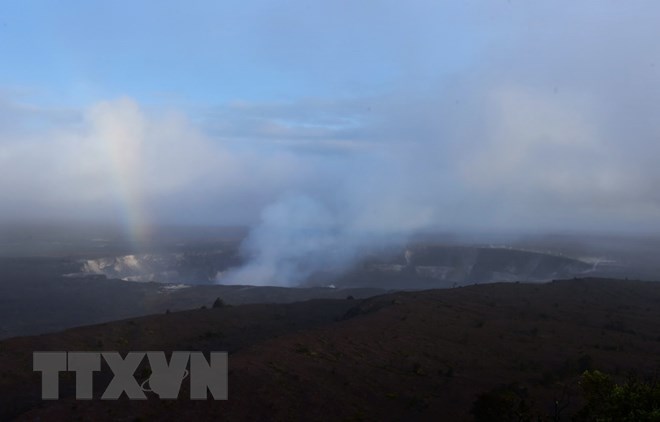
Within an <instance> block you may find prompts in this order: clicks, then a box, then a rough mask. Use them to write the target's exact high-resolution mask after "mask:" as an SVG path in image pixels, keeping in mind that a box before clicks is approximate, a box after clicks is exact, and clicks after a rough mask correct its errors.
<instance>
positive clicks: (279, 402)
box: [0, 279, 660, 421]
mask: <svg viewBox="0 0 660 422" xmlns="http://www.w3.org/2000/svg"><path fill="white" fill-rule="evenodd" d="M659 321H660V284H655V283H648V282H646V283H645V282H633V281H616V280H597V279H586V280H570V281H558V282H552V283H548V284H542V285H538V284H522V283H521V284H517V283H508V284H490V285H479V286H472V287H463V288H457V289H449V290H431V291H423V292H402V293H395V294H388V295H383V296H378V297H374V298H370V299H365V300H360V301H358V300H323V301H309V302H302V303H295V304H289V305H246V306H238V307H233V308H220V309H207V310H197V311H188V312H181V313H172V314H168V315H157V316H149V317H144V318H138V319H134V320H130V321H118V322H115V323H110V324H103V325H98V326H90V327H83V328H79V329H73V330H69V331H65V332H62V333H59V334H52V335H44V336H39V337H29V338H17V339H10V340H6V341H4V342H0V357H2V360H1V368H2V371H1V372H2V374H3V377H2V379H0V388H1V390H0V392H1V393H2V395H1V397H2V400H3V403H2V406H1V407H0V408H2V409H5V413H4V414H3V415H2V416H4V417H10V416H17V415H19V414H20V415H21V418H22V419H24V420H33V419H34V418H36V417H39V418H42V419H41V420H65V419H68V420H71V418H73V417H80V418H82V419H84V420H88V419H94V420H130V421H132V420H136V418H141V419H142V420H151V419H163V420H183V419H193V418H197V419H199V420H208V419H221V420H222V419H225V420H265V419H268V420H410V419H416V420H439V419H440V420H470V408H471V406H472V405H473V403H474V401H475V399H476V398H477V397H478V395H479V394H481V393H484V392H488V391H491V390H493V389H494V388H497V387H498V386H502V385H509V386H511V385H512V384H515V386H511V387H510V388H512V389H515V391H516V392H517V394H519V396H520V397H523V398H524V399H525V400H526V402H527V403H528V404H529V405H530V406H531V407H532V408H533V409H534V410H535V412H537V413H538V414H541V415H545V416H547V417H548V418H551V417H553V416H554V414H555V413H556V412H557V411H558V410H559V409H561V408H563V409H562V410H561V415H560V416H562V417H563V418H566V417H567V416H568V415H569V414H571V412H574V411H575V410H576V409H577V408H578V407H579V406H580V394H579V389H578V385H577V381H578V379H579V375H580V374H581V372H582V371H583V370H585V369H588V368H599V369H602V370H605V371H608V372H611V373H613V374H620V375H621V376H624V375H625V374H626V373H628V371H635V372H637V373H651V372H653V371H654V370H655V369H657V367H658V363H659V361H658V356H660V322H659ZM34 350H202V351H213V350H228V351H230V352H231V355H230V361H229V367H230V375H229V389H230V390H229V400H228V401H226V402H214V401H201V402H200V401H190V400H187V399H185V397H187V394H186V391H185V386H186V383H184V389H183V391H182V393H181V395H180V397H181V399H179V400H178V401H161V400H158V399H156V398H150V399H149V400H147V401H141V402H137V401H128V400H119V401H114V402H107V401H105V402H104V401H101V400H92V401H86V402H82V401H78V402H76V401H73V400H72V399H71V395H72V394H73V390H72V385H73V384H72V383H73V379H71V378H68V379H64V380H63V381H62V385H63V387H62V395H63V396H66V395H68V398H66V397H65V398H63V399H61V400H59V401H55V402H41V401H40V400H39V399H38V393H39V388H40V379H39V376H38V374H35V373H32V372H31V370H30V369H31V368H30V359H31V352H32V351H34ZM139 372H140V371H138V373H137V374H136V377H137V378H140V373H139ZM104 376H105V379H106V380H107V378H108V375H107V374H99V377H98V379H99V380H101V381H102V380H103V379H104V378H103V377H104ZM101 381H99V382H97V383H96V384H97V387H98V388H99V391H98V392H97V394H96V396H100V394H101V393H102V391H103V388H104V387H105V385H106V384H107V382H101ZM556 403H558V405H556ZM565 404H566V406H564V405H565ZM564 407H565V408H564ZM7 409H9V410H7ZM30 409H31V410H30Z"/></svg>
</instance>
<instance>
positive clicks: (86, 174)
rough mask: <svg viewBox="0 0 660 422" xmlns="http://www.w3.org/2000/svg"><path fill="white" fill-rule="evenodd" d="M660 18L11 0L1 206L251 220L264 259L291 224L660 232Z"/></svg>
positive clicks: (80, 216)
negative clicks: (267, 244)
mask: <svg viewBox="0 0 660 422" xmlns="http://www.w3.org/2000/svg"><path fill="white" fill-rule="evenodd" d="M659 18H660V3H658V2H656V1H642V0H635V1H630V2H620V1H614V0H598V1H596V0H584V1H579V2H575V1H552V2H550V1H535V2H530V1H520V0H508V1H507V0H489V1H485V0H484V1H478V0H472V1H461V2H448V1H426V0H411V1H406V2H402V1H388V0H378V1H377V0H361V1H359V2H357V1H347V0H333V1H314V0H304V1H303V0H287V1H283V0H280V1H274V0H256V1H245V0H243V1H240V2H239V1H231V0H227V1H222V2H218V1H206V0H194V1H188V2H180V1H168V0H159V1H150V0H143V1H112V2H110V1H94V2H89V1H82V0H79V1H74V0H59V1H54V0H52V1H45V0H42V1H38V0H25V1H5V2H2V3H1V4H0V57H1V59H0V60H1V65H0V196H1V198H2V199H1V201H0V221H4V222H15V221H28V222H29V221H39V220H52V221H59V220H62V221H69V222H70V221H74V222H75V221H102V222H108V221H110V222H117V223H119V224H122V225H123V226H124V227H125V228H126V230H127V231H128V232H129V233H131V234H132V235H133V236H135V237H140V236H145V235H146V234H145V230H146V229H145V227H148V226H150V225H154V224H160V223H176V224H217V225H227V224H246V225H248V226H250V227H252V235H251V237H250V240H249V241H248V242H247V243H246V246H245V247H246V248H247V249H248V250H251V251H252V252H253V254H255V255H259V256H262V257H267V256H270V255H269V254H271V255H272V254H275V251H276V250H278V248H281V247H282V245H279V246H278V245H276V244H275V243H273V242H271V243H269V246H268V247H265V246H264V244H265V243H264V242H266V241H264V239H271V240H272V239H273V238H278V239H289V240H286V241H285V242H286V245H296V247H298V246H299V247H302V248H303V249H305V248H307V249H306V250H309V248H312V249H313V250H317V249H320V248H321V247H323V248H329V247H330V248H332V247H337V245H339V244H346V243H349V244H351V245H353V247H354V248H358V247H362V246H364V244H365V243H369V242H371V240H369V241H367V240H365V239H381V240H382V239H391V238H397V239H399V238H405V237H406V236H409V235H410V234H412V233H416V232H419V231H424V230H449V231H461V230H475V231H479V230H482V231H496V230H513V231H521V232H540V231H572V230H573V231H576V230H587V231H618V232H625V233H627V232H631V233H632V232H635V233H639V232H642V233H649V232H653V233H657V232H658V231H659V229H660V189H658V186H660V166H658V165H657V161H658V158H660V119H659V118H658V116H660V43H658V42H657V40H658V39H660V26H658V25H657V22H658V19H659ZM309 230H312V231H313V232H314V233H325V234H323V235H322V236H321V237H320V238H318V239H317V240H318V242H317V243H315V244H314V246H310V245H309V244H306V243H304V242H303V244H300V242H301V240H300V237H301V236H302V237H303V238H309ZM301 233H303V234H304V236H303V235H301ZM250 245H251V246H250ZM293 249H295V247H294V248H293ZM348 250H351V248H348ZM255 251H256V252H255ZM264 259H266V260H268V259H279V258H272V257H271V258H264Z"/></svg>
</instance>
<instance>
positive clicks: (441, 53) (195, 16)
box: [0, 1, 506, 106]
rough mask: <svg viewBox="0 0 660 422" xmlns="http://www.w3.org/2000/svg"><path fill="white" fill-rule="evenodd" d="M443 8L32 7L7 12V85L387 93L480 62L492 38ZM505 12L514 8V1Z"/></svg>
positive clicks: (200, 98) (101, 90)
mask: <svg viewBox="0 0 660 422" xmlns="http://www.w3.org/2000/svg"><path fill="white" fill-rule="evenodd" d="M440 4H441V3H440V2H417V3H415V2H412V3H410V4H409V5H408V6H405V7H402V6H401V3H400V2H393V1H381V2H376V1H367V2H349V1H338V2H308V1H284V2H282V1H250V2H243V1H241V2H239V1H223V2H217V1H193V2H185V3H183V2H178V1H138V2H135V1H113V2H88V1H63V2H53V1H26V2H6V3H5V4H4V5H2V6H1V7H0V12H1V13H0V16H1V18H0V19H1V20H0V22H1V24H0V25H1V26H0V31H1V32H0V51H2V53H3V57H4V59H3V60H4V61H5V63H10V64H11V65H9V66H2V68H1V69H0V80H2V81H3V85H4V86H5V87H7V86H9V87H23V88H25V89H28V90H30V91H33V90H34V91H36V92H35V98H36V100H39V101H46V102H50V103H51V104H60V103H69V104H71V105H78V106H80V105H84V104H87V103H89V102H93V101H96V100H98V99H99V98H108V97H113V96H118V95H130V96H132V97H134V98H136V99H138V100H140V101H147V102H155V103H161V102H167V101H174V102H181V103H186V102H191V103H201V104H217V103H223V102H227V101H232V100H250V101H269V100H278V101H287V100H292V99H296V98H301V97H317V96H322V97H328V96H329V97H345V96H354V95H364V94H373V93H381V92H383V91H386V90H388V89H389V87H390V86H392V85H393V84H396V83H397V82H399V81H400V80H401V79H404V78H405V79H411V78H413V77H414V78H419V77H421V78H438V77H442V76H444V75H447V74H451V73H452V72H456V71H459V70H461V69H463V68H464V67H465V66H466V65H467V64H469V63H470V62H471V61H473V60H474V57H475V55H476V54H478V53H479V50H480V49H481V48H482V44H484V43H485V41H486V40H485V39H486V37H492V36H493V33H490V34H487V33H486V32H487V31H484V30H482V29H480V27H481V26H482V24H483V23H485V21H487V20H486V18H485V17H482V16H481V15H480V14H478V13H477V14H475V15H473V16H470V15H467V16H466V15H461V13H462V12H464V11H465V9H469V7H460V6H459V7H456V6H450V7H447V6H441V5H440ZM502 6H504V7H505V6H506V5H505V4H504V3H503V4H502Z"/></svg>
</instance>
